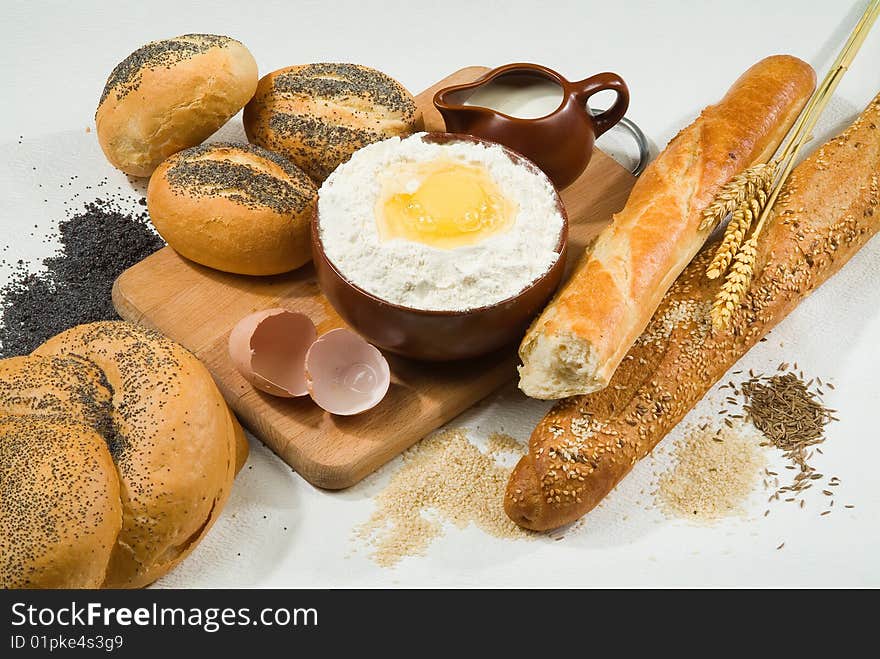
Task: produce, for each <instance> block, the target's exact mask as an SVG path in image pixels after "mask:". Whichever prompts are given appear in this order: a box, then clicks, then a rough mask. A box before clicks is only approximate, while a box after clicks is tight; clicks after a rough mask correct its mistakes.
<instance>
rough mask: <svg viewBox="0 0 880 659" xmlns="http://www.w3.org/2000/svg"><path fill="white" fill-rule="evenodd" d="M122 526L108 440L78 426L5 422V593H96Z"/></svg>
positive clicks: (0, 568)
mask: <svg viewBox="0 0 880 659" xmlns="http://www.w3.org/2000/svg"><path fill="white" fill-rule="evenodd" d="M71 520H76V522H75V523H71ZM121 525H122V504H121V501H120V498H119V479H118V478H117V477H116V467H115V466H114V465H113V460H112V459H111V458H110V452H109V451H108V450H107V445H106V444H105V443H104V438H103V437H101V436H100V435H99V434H98V433H96V432H95V431H94V430H93V429H92V428H90V427H89V426H87V425H84V424H82V423H78V422H76V421H75V420H74V419H73V418H62V417H52V416H45V417H42V416H8V417H0V588H97V587H99V586H100V585H101V584H102V583H103V581H104V574H105V572H106V570H107V563H108V561H109V560H110V554H111V552H112V551H113V549H114V547H115V546H116V536H117V534H118V533H119V529H120V527H121Z"/></svg>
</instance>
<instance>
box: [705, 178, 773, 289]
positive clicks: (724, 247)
mask: <svg viewBox="0 0 880 659" xmlns="http://www.w3.org/2000/svg"><path fill="white" fill-rule="evenodd" d="M766 203H767V192H766V190H764V189H758V190H756V191H755V196H754V197H752V198H750V199H745V200H744V201H743V202H742V203H741V204H740V205H739V207H738V208H737V209H736V210H735V211H733V215H732V216H731V217H730V222H728V223H727V228H726V229H725V230H724V238H723V239H722V240H721V244H720V245H719V246H718V250H717V251H716V252H715V256H714V258H713V259H712V262H711V263H710V264H709V267H708V268H706V276H707V277H708V278H709V279H717V278H718V277H720V276H721V275H723V274H724V273H725V272H727V268H728V266H730V263H731V261H733V257H734V256H735V255H736V253H737V251H739V249H740V246H741V245H742V243H743V240H744V239H745V237H746V234H747V233H748V232H749V229H750V228H751V226H752V222H753V221H754V219H755V218H756V217H758V216H759V215H760V214H761V211H762V210H763V208H764V205H765V204H766Z"/></svg>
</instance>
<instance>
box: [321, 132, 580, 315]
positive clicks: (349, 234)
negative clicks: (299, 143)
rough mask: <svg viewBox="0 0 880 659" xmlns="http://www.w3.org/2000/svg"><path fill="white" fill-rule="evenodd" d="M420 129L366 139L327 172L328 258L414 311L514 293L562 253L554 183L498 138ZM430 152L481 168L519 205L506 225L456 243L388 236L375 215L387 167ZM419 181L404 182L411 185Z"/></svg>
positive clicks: (429, 156) (428, 157)
mask: <svg viewBox="0 0 880 659" xmlns="http://www.w3.org/2000/svg"><path fill="white" fill-rule="evenodd" d="M423 135H424V134H423V133H419V134H416V135H412V136H410V137H408V138H405V139H400V138H397V137H394V138H391V139H388V140H385V141H382V142H378V143H375V144H371V145H369V146H366V147H364V148H363V149H361V150H359V151H357V152H356V153H355V154H354V155H353V156H352V157H351V159H350V160H349V161H348V162H346V163H344V164H342V165H340V166H339V167H338V168H337V169H336V171H335V172H333V173H332V174H331V175H330V177H329V178H327V180H326V181H325V182H324V184H323V185H322V186H321V190H320V192H319V198H318V229H319V235H320V237H321V241H322V243H323V245H324V251H325V253H326V255H327V257H328V259H329V260H330V261H331V262H332V263H333V265H334V266H335V267H336V269H337V270H339V272H340V273H342V274H343V275H344V276H345V277H346V278H347V279H348V280H349V281H351V282H352V283H354V284H356V285H357V286H359V287H360V288H362V289H363V290H365V291H367V292H369V293H372V294H373V295H375V296H376V297H379V298H381V299H383V300H386V301H388V302H391V303H394V304H399V305H403V306H407V307H411V308H415V309H425V310H442V311H462V310H467V309H474V308H476V307H482V306H486V305H490V304H495V303H497V302H501V301H502V300H505V299H507V298H509V297H512V296H513V295H516V294H517V293H519V292H520V291H522V290H523V289H524V288H526V286H528V285H529V284H530V283H531V282H533V281H535V280H536V279H537V278H538V277H540V276H541V275H543V274H544V273H546V272H547V271H548V270H549V269H550V268H551V267H552V266H553V264H554V263H556V261H557V260H558V259H559V254H558V253H557V252H556V246H557V244H558V242H559V235H560V232H561V231H562V227H563V219H562V215H561V213H560V212H559V209H558V208H557V199H558V197H557V194H556V191H555V190H554V188H553V185H552V184H551V183H550V181H549V179H548V178H547V177H546V176H545V175H544V174H543V173H542V172H540V171H536V170H534V169H532V168H529V167H526V166H524V165H523V164H518V163H514V162H513V161H512V160H511V159H510V157H508V155H507V153H506V152H505V151H504V150H503V149H502V148H501V147H499V146H495V145H485V144H479V143H471V142H455V143H448V144H433V143H429V142H424V141H422V136H423ZM432 160H443V161H452V162H461V163H464V164H466V165H471V166H477V167H482V168H485V170H486V171H487V172H488V174H489V176H490V177H491V179H492V181H493V182H494V184H495V186H496V187H497V188H498V190H499V191H500V192H501V195H502V196H503V197H504V199H505V200H506V202H509V203H511V204H512V207H513V208H515V211H514V215H513V220H512V222H511V224H510V226H509V227H507V228H505V229H504V230H503V231H499V232H497V233H493V234H491V235H489V236H487V237H486V238H485V239H484V240H482V241H481V242H478V243H476V244H471V245H462V246H459V247H455V248H453V249H440V248H436V247H432V246H429V245H426V244H423V243H421V242H417V241H414V240H406V239H403V238H393V239H388V240H384V241H383V240H382V239H381V236H380V230H379V227H378V226H377V222H376V214H375V206H376V203H377V200H378V199H379V197H380V194H381V188H382V184H381V183H380V181H381V178H382V174H383V173H384V172H388V171H389V170H390V171H395V168H400V167H401V164H403V165H404V166H405V165H406V164H407V163H423V162H428V161H432ZM418 184H419V182H418V181H417V180H414V181H401V182H400V186H401V188H402V189H406V190H412V189H413V187H414V186H416V187H417V186H418Z"/></svg>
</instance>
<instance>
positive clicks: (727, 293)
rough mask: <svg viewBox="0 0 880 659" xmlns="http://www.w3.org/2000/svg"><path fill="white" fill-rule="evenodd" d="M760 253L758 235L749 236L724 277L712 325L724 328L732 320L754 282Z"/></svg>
mask: <svg viewBox="0 0 880 659" xmlns="http://www.w3.org/2000/svg"><path fill="white" fill-rule="evenodd" d="M757 254H758V240H757V237H754V236H753V237H752V238H749V239H748V240H747V241H745V242H744V243H743V246H742V248H740V250H739V251H738V252H737V253H736V256H734V257H733V265H732V266H731V267H730V272H728V273H727V277H725V279H724V284H722V286H721V290H720V291H718V295H716V296H715V301H714V302H713V303H712V326H713V327H714V328H715V329H723V328H725V327H727V325H728V323H729V322H730V317H731V315H732V314H733V312H734V310H735V309H736V307H737V306H738V305H739V303H740V302H741V301H742V297H743V295H744V294H745V292H746V291H747V290H748V288H749V284H751V282H752V276H753V275H754V271H755V259H756V257H757Z"/></svg>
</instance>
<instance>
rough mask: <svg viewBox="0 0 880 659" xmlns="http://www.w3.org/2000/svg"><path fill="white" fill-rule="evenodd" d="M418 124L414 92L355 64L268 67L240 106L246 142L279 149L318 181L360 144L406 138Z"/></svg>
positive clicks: (377, 72)
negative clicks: (251, 97) (267, 71)
mask: <svg viewBox="0 0 880 659" xmlns="http://www.w3.org/2000/svg"><path fill="white" fill-rule="evenodd" d="M419 126H420V118H419V115H418V111H417V109H416V103H415V99H414V98H413V97H412V94H410V93H409V92H408V91H407V90H406V89H405V88H404V87H403V85H401V84H400V83H399V82H397V81H396V80H394V79H393V78H390V77H388V76H387V75H385V74H384V73H382V72H380V71H376V70H375V69H371V68H369V67H366V66H360V65H358V64H306V65H303V66H289V67H287V68H284V69H279V70H278V71H273V72H272V73H270V74H268V75H266V76H264V77H263V78H262V79H261V80H260V84H259V85H258V86H257V92H256V94H255V95H254V98H253V99H252V100H251V102H250V103H248V104H247V107H246V108H245V109H244V129H245V131H246V132H247V136H248V139H249V140H250V141H251V142H253V143H255V144H259V145H260V146H263V147H265V148H267V149H270V150H272V151H277V152H278V153H283V154H284V155H286V156H287V157H288V158H290V159H291V160H293V162H295V163H296V164H297V165H298V166H299V167H301V168H302V169H303V170H304V171H305V172H306V174H308V175H309V176H311V177H312V179H314V180H315V181H317V182H319V183H320V182H322V181H323V180H324V179H325V178H327V177H328V176H329V175H330V172H332V171H333V170H334V169H336V167H337V166H338V165H339V164H341V163H343V162H345V161H346V160H348V159H349V158H350V157H351V154H352V153H354V152H355V151H357V150H358V149H360V148H361V147H364V146H366V145H367V144H371V143H373V142H378V141H380V140H384V139H386V138H389V137H396V136H400V137H403V136H406V135H409V134H410V133H412V132H414V131H415V130H417V129H418V127H419Z"/></svg>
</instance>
